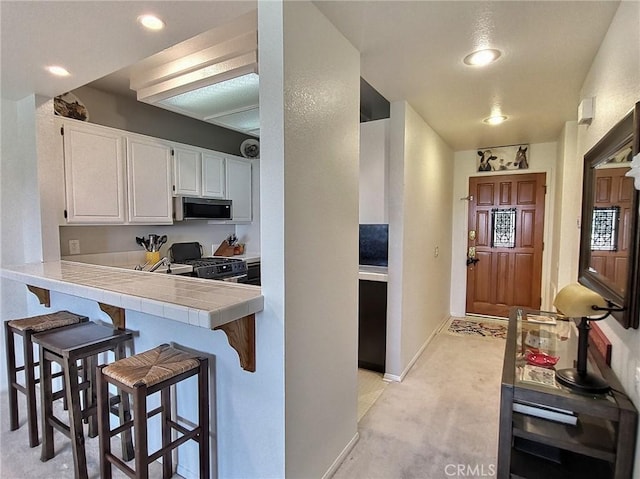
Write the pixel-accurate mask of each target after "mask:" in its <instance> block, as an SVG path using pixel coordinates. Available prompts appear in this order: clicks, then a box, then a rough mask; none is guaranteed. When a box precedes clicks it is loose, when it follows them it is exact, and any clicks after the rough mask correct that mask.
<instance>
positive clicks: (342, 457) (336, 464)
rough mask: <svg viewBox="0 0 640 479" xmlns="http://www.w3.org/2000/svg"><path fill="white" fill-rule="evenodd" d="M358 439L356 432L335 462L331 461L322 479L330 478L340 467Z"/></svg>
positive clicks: (358, 434) (358, 435)
mask: <svg viewBox="0 0 640 479" xmlns="http://www.w3.org/2000/svg"><path fill="white" fill-rule="evenodd" d="M359 439H360V433H357V432H356V433H355V435H354V436H353V437H352V438H351V440H350V441H349V442H348V443H347V445H346V446H345V447H344V449H343V450H342V452H341V453H340V454H339V455H338V457H336V460H335V461H333V464H331V467H329V469H327V472H325V473H324V475H323V476H322V479H329V478H330V477H332V476H333V475H334V474H335V473H336V471H337V470H338V468H339V467H340V466H341V465H342V463H343V462H344V460H345V459H346V458H347V455H348V454H349V453H350V452H351V450H352V449H353V448H354V447H355V445H356V443H357V442H358V440H359Z"/></svg>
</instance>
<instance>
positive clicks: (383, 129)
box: [360, 118, 389, 224]
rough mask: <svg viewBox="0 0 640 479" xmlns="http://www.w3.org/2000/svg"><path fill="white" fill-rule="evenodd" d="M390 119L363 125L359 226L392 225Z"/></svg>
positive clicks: (361, 136)
mask: <svg viewBox="0 0 640 479" xmlns="http://www.w3.org/2000/svg"><path fill="white" fill-rule="evenodd" d="M388 196H389V119H388V118H385V119H383V120H376V121H367V122H365V123H360V224H386V223H389V201H388Z"/></svg>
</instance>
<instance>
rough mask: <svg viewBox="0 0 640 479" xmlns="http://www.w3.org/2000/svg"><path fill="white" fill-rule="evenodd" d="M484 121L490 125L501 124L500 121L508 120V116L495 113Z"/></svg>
mask: <svg viewBox="0 0 640 479" xmlns="http://www.w3.org/2000/svg"><path fill="white" fill-rule="evenodd" d="M482 121H484V122H485V123H487V124H489V125H499V124H500V123H502V122H504V121H507V117H506V116H504V115H494V116H490V117H489V118H485V119H484V120H482Z"/></svg>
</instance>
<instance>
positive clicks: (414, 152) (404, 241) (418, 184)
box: [386, 101, 453, 379]
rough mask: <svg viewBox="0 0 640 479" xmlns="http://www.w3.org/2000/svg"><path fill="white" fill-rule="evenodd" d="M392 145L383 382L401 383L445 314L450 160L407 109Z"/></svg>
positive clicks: (398, 109)
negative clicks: (385, 353)
mask: <svg viewBox="0 0 640 479" xmlns="http://www.w3.org/2000/svg"><path fill="white" fill-rule="evenodd" d="M389 138H390V157H389V282H388V312H387V361H386V363H387V365H386V368H387V371H386V376H387V377H388V378H389V379H402V377H404V375H405V374H406V373H407V371H408V370H409V368H410V367H411V365H412V364H413V362H414V361H415V359H417V355H418V354H419V353H420V352H421V351H422V349H423V348H424V346H425V345H426V343H427V342H428V340H429V339H430V338H431V337H432V336H433V334H435V332H436V330H437V328H438V327H439V326H440V325H441V324H442V322H443V321H444V320H445V319H446V318H447V317H448V314H449V294H450V289H449V285H450V279H451V274H450V267H451V240H450V235H451V214H452V211H451V199H450V198H451V197H450V194H451V185H452V183H453V167H452V160H453V152H452V151H451V148H449V146H447V145H446V143H444V141H443V140H442V138H440V137H439V136H438V135H437V133H435V132H434V131H433V130H432V129H431V127H430V126H429V125H428V124H427V123H426V122H425V121H424V120H423V119H422V118H421V117H420V116H419V115H418V114H417V113H416V112H415V111H414V110H413V109H412V108H411V107H410V106H409V105H408V104H407V103H406V102H401V101H400V102H393V103H392V104H391V124H390V136H389ZM436 250H437V255H436Z"/></svg>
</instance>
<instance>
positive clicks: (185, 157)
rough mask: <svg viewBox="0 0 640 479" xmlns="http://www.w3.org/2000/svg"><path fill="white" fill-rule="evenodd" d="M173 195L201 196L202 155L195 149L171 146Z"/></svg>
mask: <svg viewBox="0 0 640 479" xmlns="http://www.w3.org/2000/svg"><path fill="white" fill-rule="evenodd" d="M173 161H174V167H173V168H174V172H175V178H174V181H175V183H174V192H173V193H174V195H176V196H178V195H180V196H201V195H202V154H201V152H200V150H199V149H197V148H189V147H188V146H183V145H180V146H178V145H174V146H173Z"/></svg>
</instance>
